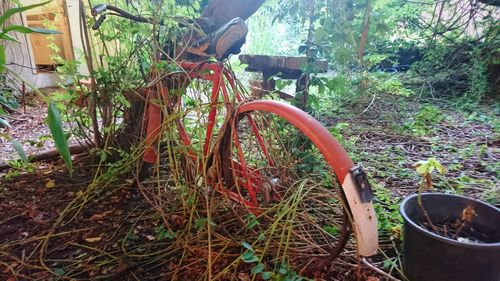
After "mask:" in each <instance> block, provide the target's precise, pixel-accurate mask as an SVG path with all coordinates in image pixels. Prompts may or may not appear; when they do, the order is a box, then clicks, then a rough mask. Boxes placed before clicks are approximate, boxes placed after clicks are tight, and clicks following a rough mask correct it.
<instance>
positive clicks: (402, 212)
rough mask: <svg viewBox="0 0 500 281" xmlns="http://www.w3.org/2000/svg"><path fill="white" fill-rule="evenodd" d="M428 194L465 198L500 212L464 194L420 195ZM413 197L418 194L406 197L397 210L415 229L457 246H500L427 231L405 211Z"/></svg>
mask: <svg viewBox="0 0 500 281" xmlns="http://www.w3.org/2000/svg"><path fill="white" fill-rule="evenodd" d="M430 196H437V197H447V198H461V199H466V200H470V201H474V202H475V203H477V204H481V205H485V206H486V207H488V208H491V209H494V210H495V211H497V212H500V209H498V208H496V207H495V206H492V205H490V204H486V203H484V202H482V201H479V200H476V199H472V198H469V197H465V196H460V195H455V194H445V193H422V197H430ZM415 197H418V194H413V195H410V196H408V197H406V198H405V199H404V200H403V202H402V203H401V206H400V208H399V212H400V213H401V216H402V217H403V219H404V221H405V222H407V223H408V224H409V225H410V226H411V227H412V228H414V229H415V230H416V231H419V232H421V233H423V234H424V235H426V236H428V237H431V238H434V239H436V240H439V241H441V242H444V243H447V244H452V245H455V246H458V247H463V248H500V242H495V243H467V242H460V241H457V240H454V239H450V238H446V237H443V236H441V235H437V234H435V233H433V232H430V231H428V230H427V229H424V228H423V227H421V226H419V225H417V224H416V223H415V222H414V221H413V220H412V219H410V218H409V217H408V215H407V214H406V212H405V207H406V205H407V204H408V202H409V201H410V200H412V199H414V198H415Z"/></svg>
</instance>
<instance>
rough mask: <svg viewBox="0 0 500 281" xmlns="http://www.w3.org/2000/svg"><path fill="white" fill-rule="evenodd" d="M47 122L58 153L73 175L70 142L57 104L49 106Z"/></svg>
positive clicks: (53, 103)
mask: <svg viewBox="0 0 500 281" xmlns="http://www.w3.org/2000/svg"><path fill="white" fill-rule="evenodd" d="M47 121H48V123H49V128H50V132H51V134H52V137H53V138H54V143H55V144H56V148H57V151H58V152H59V154H60V155H61V158H62V159H63V160H64V162H66V166H68V170H69V174H70V175H71V174H72V173H73V163H72V162H71V154H70V152H69V147H68V140H67V139H66V136H65V135H64V130H63V125H62V120H61V113H60V112H59V109H58V108H57V106H56V103H55V102H53V101H51V102H50V104H49V112H48V117H47Z"/></svg>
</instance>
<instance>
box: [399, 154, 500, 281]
mask: <svg viewBox="0 0 500 281" xmlns="http://www.w3.org/2000/svg"><path fill="white" fill-rule="evenodd" d="M416 168H417V172H418V173H419V174H421V175H422V177H423V180H422V185H421V188H420V189H419V193H418V194H416V195H412V196H410V197H408V198H406V199H405V200H404V201H403V203H402V204H401V208H400V211H401V215H402V216H403V220H404V228H403V235H404V240H403V271H404V273H405V275H406V277H407V278H408V279H409V280H410V281H438V280H439V281H446V280H452V281H462V280H463V281H474V280H477V281H498V280H500V209H498V208H495V207H494V206H491V205H489V204H486V203H483V202H481V201H478V200H474V199H470V198H467V197H463V196H458V195H451V194H439V193H424V194H422V190H423V189H424V188H430V187H431V186H432V180H431V173H432V172H433V171H434V170H437V171H439V172H441V173H443V172H444V169H443V167H442V166H441V164H439V162H437V161H436V159H434V158H431V159H429V160H427V161H421V162H419V163H417V165H416Z"/></svg>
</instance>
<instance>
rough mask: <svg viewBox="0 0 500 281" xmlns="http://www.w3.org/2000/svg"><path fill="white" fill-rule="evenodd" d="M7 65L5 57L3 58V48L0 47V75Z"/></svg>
mask: <svg viewBox="0 0 500 281" xmlns="http://www.w3.org/2000/svg"><path fill="white" fill-rule="evenodd" d="M6 63H7V57H6V56H5V47H4V46H3V45H0V73H2V72H4V71H5V64H6Z"/></svg>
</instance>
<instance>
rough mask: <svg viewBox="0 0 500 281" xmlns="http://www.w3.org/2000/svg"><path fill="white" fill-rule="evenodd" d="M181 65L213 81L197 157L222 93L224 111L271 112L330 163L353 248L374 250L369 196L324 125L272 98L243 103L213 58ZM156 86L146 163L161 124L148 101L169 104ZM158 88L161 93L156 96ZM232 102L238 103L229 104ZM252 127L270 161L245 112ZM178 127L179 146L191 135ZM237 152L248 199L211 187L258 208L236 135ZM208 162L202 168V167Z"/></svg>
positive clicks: (255, 180) (236, 166)
mask: <svg viewBox="0 0 500 281" xmlns="http://www.w3.org/2000/svg"><path fill="white" fill-rule="evenodd" d="M180 67H181V68H183V69H184V71H185V73H186V75H188V77H189V79H201V80H206V81H210V82H212V83H213V86H212V92H211V97H210V105H211V108H210V110H209V115H208V124H207V131H206V133H205V142H204V145H203V154H202V156H203V157H204V158H205V159H206V158H207V157H209V155H210V153H211V147H210V144H211V142H212V136H213V130H214V125H215V119H216V115H217V106H218V105H219V104H220V103H219V97H220V95H222V100H223V102H224V106H225V108H226V110H227V114H245V113H249V112H252V111H265V112H270V113H273V114H276V115H278V116H280V117H282V118H284V119H286V120H288V121H289V122H290V123H292V124H293V125H294V126H295V127H297V128H298V129H299V130H301V131H302V132H303V133H304V134H305V135H306V136H307V137H308V138H309V139H310V140H311V141H312V142H313V143H315V144H316V146H317V147H318V149H319V150H320V151H321V153H322V154H323V155H324V157H325V160H326V161H327V162H328V163H329V164H330V165H331V167H333V171H334V173H335V174H336V175H337V178H338V180H339V182H340V184H341V186H342V190H343V193H344V194H345V198H346V201H347V202H346V203H347V205H348V206H347V208H348V210H349V213H350V215H351V222H352V224H353V228H354V232H355V235H356V239H357V248H358V253H359V254H360V255H362V256H370V255H373V254H374V253H375V252H376V251H377V249H378V233H377V219H376V215H375V211H374V209H373V205H372V203H371V200H370V201H368V202H367V200H366V198H364V196H363V193H362V191H361V190H360V187H359V182H357V179H356V178H355V176H354V175H353V174H352V170H353V168H355V165H354V163H353V162H352V160H351V159H350V158H349V156H348V155H347V153H346V151H345V150H344V149H343V148H342V146H341V145H340V143H338V141H336V140H335V139H334V138H333V137H332V136H331V134H330V133H329V132H328V130H326V129H325V128H324V127H323V126H322V125H321V124H320V123H319V122H318V121H317V120H315V119H314V118H313V117H311V116H310V115H308V114H307V113H305V112H303V111H302V110H300V109H298V108H296V107H294V106H291V105H289V104H286V103H283V102H277V101H271V100H254V101H248V102H244V103H242V102H243V101H244V99H243V96H242V95H241V93H240V92H239V91H238V87H237V83H236V80H235V78H234V74H233V73H232V72H230V71H229V70H228V69H227V68H225V66H224V64H223V63H222V62H217V63H201V64H200V63H192V62H182V63H180ZM225 81H227V84H229V87H230V88H231V90H232V92H233V95H234V97H233V99H231V96H230V93H229V89H228V86H227V84H226V82H225ZM158 84H159V86H158V88H157V89H156V91H148V96H149V97H148V106H147V109H146V112H145V114H146V118H147V121H148V124H147V132H146V146H147V148H146V151H145V153H144V161H145V162H148V163H155V162H156V161H157V157H158V156H157V154H156V152H155V151H154V148H153V146H152V144H154V143H155V142H157V141H158V139H159V132H160V126H161V119H162V118H161V108H160V106H159V105H157V104H155V103H153V102H151V100H154V99H159V98H161V99H162V100H164V101H165V102H166V104H167V105H168V104H169V101H170V97H169V90H168V89H167V88H166V87H163V85H162V84H161V83H158ZM158 93H160V95H159V96H158ZM235 102H238V103H239V104H240V105H239V106H238V107H237V108H234V105H235ZM248 118H250V119H249V121H250V125H251V127H252V131H253V132H254V134H255V135H256V137H257V139H258V142H259V146H260V147H261V149H262V151H263V153H264V155H265V156H266V158H267V159H268V161H269V164H270V165H273V163H272V159H271V158H270V157H269V155H268V152H267V149H266V147H265V144H264V142H263V140H262V138H261V136H260V133H259V131H258V128H257V126H256V125H255V123H254V122H253V120H252V119H251V117H250V116H248ZM177 129H178V131H179V135H180V138H181V140H182V142H183V144H184V145H186V146H188V147H189V146H191V139H190V138H189V136H188V134H187V132H186V130H185V128H184V126H183V124H181V122H180V121H178V122H177ZM233 141H234V143H235V146H236V149H237V153H238V155H239V156H240V160H241V161H240V163H235V161H232V163H231V166H232V167H231V168H232V169H233V171H237V173H239V174H241V176H242V177H243V178H244V179H246V181H245V183H243V184H242V186H243V187H244V188H245V189H246V190H247V191H248V193H249V196H250V200H248V199H244V198H242V196H241V195H240V194H239V193H236V192H233V191H230V190H227V189H224V188H223V187H222V186H221V185H222V183H217V184H216V185H215V188H216V189H217V190H218V191H220V192H222V193H224V194H225V195H226V196H227V197H229V198H230V199H232V200H235V201H237V202H240V203H241V204H244V205H245V206H247V207H249V208H250V210H251V211H255V210H257V209H258V203H257V193H258V192H259V190H258V186H259V184H260V183H261V182H262V180H261V179H259V177H260V175H259V173H258V171H252V170H251V168H249V167H248V166H247V164H246V163H245V161H244V157H242V155H243V151H242V148H241V146H240V145H239V141H238V137H234V138H233ZM189 155H190V156H191V157H192V158H193V160H197V156H196V153H195V152H194V151H190V152H189ZM206 168H208V167H205V169H206ZM207 180H208V181H209V182H210V181H211V180H213V181H212V182H217V179H207Z"/></svg>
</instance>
